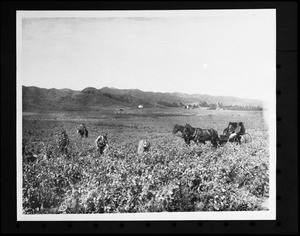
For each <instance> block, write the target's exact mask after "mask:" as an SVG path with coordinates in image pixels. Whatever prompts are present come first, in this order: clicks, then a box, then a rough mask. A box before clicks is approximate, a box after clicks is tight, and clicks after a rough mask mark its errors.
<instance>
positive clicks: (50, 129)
mask: <svg viewBox="0 0 300 236" xmlns="http://www.w3.org/2000/svg"><path fill="white" fill-rule="evenodd" d="M230 121H242V122H244V124H245V127H246V132H248V133H250V134H251V136H252V142H250V143H247V144H242V145H236V144H233V143H226V144H225V145H223V146H221V147H218V148H217V149H214V148H213V147H212V145H211V144H210V142H207V143H206V144H205V145H204V144H200V145H198V146H197V145H196V144H195V143H194V142H192V144H191V145H190V146H187V145H186V144H185V143H184V141H183V139H182V138H181V137H180V133H177V134H175V135H174V134H172V130H173V126H174V125H175V124H181V125H184V124H185V123H190V124H191V125H192V126H194V127H200V128H214V129H216V130H217V131H218V132H219V134H221V133H222V131H223V129H224V128H225V127H227V125H228V122H230ZM81 122H84V123H85V124H86V126H87V129H88V131H89V137H88V138H83V139H82V138H79V137H78V135H77V133H76V128H77V125H78V124H79V123H81ZM62 129H64V130H66V132H67V134H68V136H69V139H70V147H69V149H68V151H69V155H68V156H62V155H60V154H58V153H57V152H56V146H57V135H58V134H59V132H60V131H61V130H62ZM22 132H23V140H22V141H23V148H24V149H26V152H27V154H26V155H27V156H26V155H25V154H23V158H22V160H23V165H22V167H23V199H22V200H23V213H25V214H37V213H38V214H48V213H120V212H161V211H181V212H182V211H252V210H266V208H267V206H266V204H265V202H266V200H267V199H268V197H269V149H268V148H269V139H268V137H269V135H268V129H267V126H266V125H265V123H264V119H263V115H262V112H258V111H255V112H254V111H253V112H250V111H248V112H247V111H228V110H226V111H224V110H201V109H193V110H188V109H182V108H168V109H166V108H164V109H125V110H124V111H123V112H119V111H117V110H116V109H106V110H101V111H99V112H89V113H86V112H84V113H79V112H65V113H62V112H51V113H50V112H49V113H38V112H37V113H34V112H31V113H28V112H27V113H25V112H24V113H23V130H22ZM103 133H107V134H108V142H109V149H108V151H107V152H106V153H105V154H104V155H102V156H98V154H97V153H96V150H95V144H94V142H95V139H96V138H97V136H98V135H100V134H103ZM140 139H147V140H149V141H150V143H151V148H150V151H149V152H148V153H145V154H143V155H141V156H139V155H138V154H137V147H138V142H139V140H140ZM28 153H29V154H30V153H31V154H34V158H32V160H31V161H30V160H28ZM29 156H30V155H29Z"/></svg>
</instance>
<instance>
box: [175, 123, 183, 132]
mask: <svg viewBox="0 0 300 236" xmlns="http://www.w3.org/2000/svg"><path fill="white" fill-rule="evenodd" d="M183 130H184V126H182V125H178V124H176V125H174V129H173V134H176V133H177V132H179V131H180V132H181V133H182V134H183Z"/></svg>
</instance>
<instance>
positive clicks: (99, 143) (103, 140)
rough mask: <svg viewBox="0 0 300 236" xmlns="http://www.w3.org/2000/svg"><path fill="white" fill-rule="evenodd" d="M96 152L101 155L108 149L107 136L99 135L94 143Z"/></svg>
mask: <svg viewBox="0 0 300 236" xmlns="http://www.w3.org/2000/svg"><path fill="white" fill-rule="evenodd" d="M95 144H96V148H97V151H98V152H99V154H100V155H102V154H103V153H104V152H105V151H106V150H107V148H108V141H107V134H104V135H99V136H98V138H97V139H96V141H95Z"/></svg>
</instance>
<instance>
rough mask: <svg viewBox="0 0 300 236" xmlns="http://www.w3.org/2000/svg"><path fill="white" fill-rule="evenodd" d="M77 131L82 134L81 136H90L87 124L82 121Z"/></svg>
mask: <svg viewBox="0 0 300 236" xmlns="http://www.w3.org/2000/svg"><path fill="white" fill-rule="evenodd" d="M77 133H78V134H79V135H80V136H81V137H84V136H85V137H86V138H87V137H88V130H87V129H86V126H85V124H84V123H81V124H80V125H79V127H78V128H77Z"/></svg>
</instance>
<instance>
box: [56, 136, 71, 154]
mask: <svg viewBox="0 0 300 236" xmlns="http://www.w3.org/2000/svg"><path fill="white" fill-rule="evenodd" d="M68 146H69V137H68V135H67V133H66V131H65V130H63V131H62V132H61V134H60V135H59V137H58V149H59V152H60V153H62V154H67V153H68V149H67V148H68Z"/></svg>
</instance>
